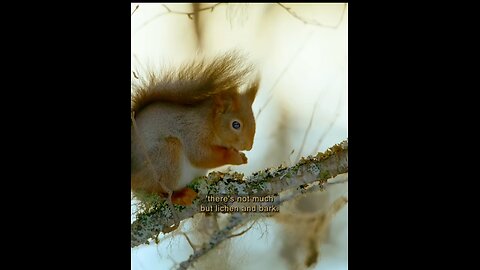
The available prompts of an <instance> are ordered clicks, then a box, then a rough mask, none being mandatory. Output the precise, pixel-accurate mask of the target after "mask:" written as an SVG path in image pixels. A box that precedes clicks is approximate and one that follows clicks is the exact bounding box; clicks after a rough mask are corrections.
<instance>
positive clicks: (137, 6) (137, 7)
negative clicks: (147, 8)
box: [130, 5, 140, 17]
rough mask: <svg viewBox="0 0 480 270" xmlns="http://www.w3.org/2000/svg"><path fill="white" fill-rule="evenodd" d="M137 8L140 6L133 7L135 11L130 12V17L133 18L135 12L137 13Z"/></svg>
mask: <svg viewBox="0 0 480 270" xmlns="http://www.w3.org/2000/svg"><path fill="white" fill-rule="evenodd" d="M139 6H140V5H137V6H136V7H135V9H134V10H133V11H132V15H130V17H131V16H133V13H135V11H137V9H138V7H139Z"/></svg>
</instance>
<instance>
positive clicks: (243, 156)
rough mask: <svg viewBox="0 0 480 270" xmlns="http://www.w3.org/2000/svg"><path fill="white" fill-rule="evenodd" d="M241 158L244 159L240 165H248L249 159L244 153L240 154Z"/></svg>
mask: <svg viewBox="0 0 480 270" xmlns="http://www.w3.org/2000/svg"><path fill="white" fill-rule="evenodd" d="M240 157H241V158H242V163H240V164H247V161H248V158H247V156H245V154H244V153H242V152H240Z"/></svg>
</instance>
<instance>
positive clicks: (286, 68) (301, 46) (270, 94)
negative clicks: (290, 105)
mask: <svg viewBox="0 0 480 270" xmlns="http://www.w3.org/2000/svg"><path fill="white" fill-rule="evenodd" d="M312 34H313V30H312V31H310V33H308V35H307V37H306V38H305V40H304V41H303V42H302V45H300V47H298V49H297V51H296V52H295V54H294V55H292V57H291V58H290V60H288V63H287V65H286V66H285V67H284V68H283V70H282V72H280V75H278V77H277V79H276V80H275V82H274V83H273V85H272V87H271V88H270V91H269V92H268V98H267V101H266V102H265V103H264V104H263V106H262V107H260V109H259V110H258V112H257V115H256V116H255V119H257V120H258V117H259V116H260V113H261V112H262V111H263V110H264V109H265V108H266V107H267V105H268V103H270V101H271V100H272V98H273V94H274V93H273V90H274V89H275V87H276V86H277V84H278V83H279V82H280V79H282V78H283V75H285V72H287V70H288V69H289V68H290V67H291V66H292V64H293V61H294V60H295V59H297V56H298V54H299V53H300V52H301V51H302V50H303V48H305V45H307V41H308V40H309V39H310V37H311V36H312Z"/></svg>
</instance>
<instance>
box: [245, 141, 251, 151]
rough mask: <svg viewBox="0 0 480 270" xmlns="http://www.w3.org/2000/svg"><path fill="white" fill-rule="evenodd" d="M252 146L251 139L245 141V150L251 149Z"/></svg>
mask: <svg viewBox="0 0 480 270" xmlns="http://www.w3.org/2000/svg"><path fill="white" fill-rule="evenodd" d="M252 147H253V140H251V141H249V142H247V145H246V147H245V150H247V151H250V150H252Z"/></svg>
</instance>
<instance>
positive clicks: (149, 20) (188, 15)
mask: <svg viewBox="0 0 480 270" xmlns="http://www.w3.org/2000/svg"><path fill="white" fill-rule="evenodd" d="M220 4H223V3H217V4H214V5H211V6H208V7H204V8H201V9H199V10H198V12H202V11H206V10H210V12H213V9H214V8H215V7H217V6H218V5H220ZM162 6H163V7H164V8H165V9H166V10H167V11H166V12H162V13H160V14H157V15H155V16H153V17H152V18H150V19H148V20H146V21H145V22H144V23H143V24H141V25H140V26H139V27H137V29H135V31H136V32H137V31H139V30H140V29H142V28H143V27H145V26H147V25H148V24H150V23H151V22H153V21H154V20H156V19H158V18H159V17H161V16H163V15H166V14H179V15H187V17H188V18H189V19H193V17H192V16H193V15H195V13H196V12H183V11H176V10H171V9H170V8H169V7H168V6H167V5H165V4H162ZM198 12H197V13H198Z"/></svg>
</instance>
